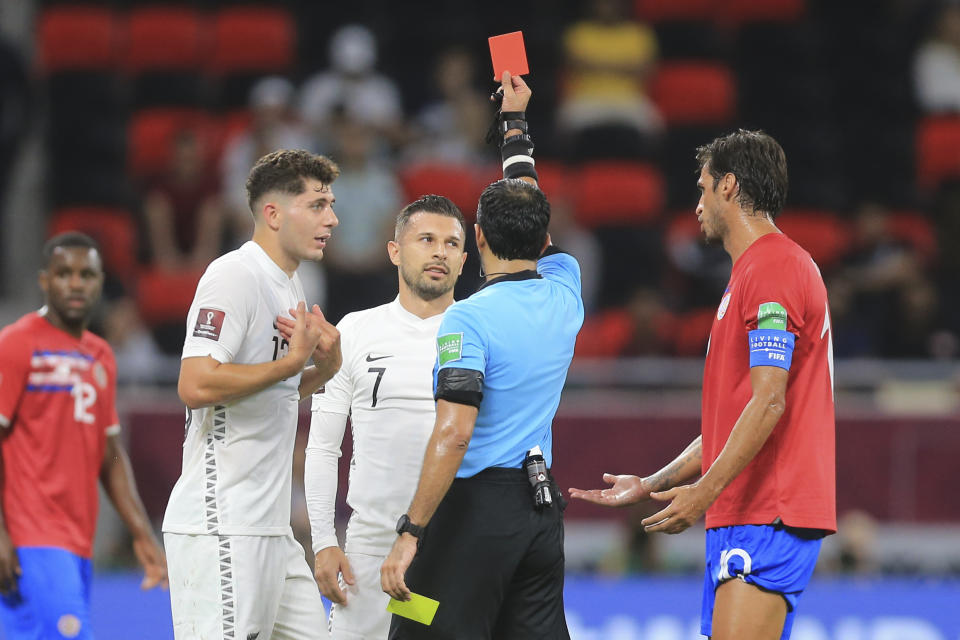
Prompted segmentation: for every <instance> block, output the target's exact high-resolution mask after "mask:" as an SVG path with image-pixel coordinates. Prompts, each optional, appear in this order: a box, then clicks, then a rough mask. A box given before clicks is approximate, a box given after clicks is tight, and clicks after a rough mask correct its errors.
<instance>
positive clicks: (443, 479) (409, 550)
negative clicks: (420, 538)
mask: <svg viewBox="0 0 960 640" xmlns="http://www.w3.org/2000/svg"><path fill="white" fill-rule="evenodd" d="M478 413H479V410H478V409H477V408H476V407H474V406H471V405H466V404H459V403H456V402H450V401H449V400H443V399H440V400H437V419H436V422H435V423H434V427H433V434H432V435H431V436H430V441H429V442H428V443H427V451H426V454H424V457H423V469H422V471H421V472H420V482H419V483H418V484H417V492H416V493H415V494H414V496H413V501H412V502H411V503H410V509H409V510H408V511H407V515H408V516H409V517H410V522H412V523H413V524H415V525H418V526H421V527H425V526H427V523H428V522H430V518H432V517H433V514H434V513H435V512H436V510H437V507H438V506H439V505H440V501H441V500H443V496H445V495H446V494H447V491H448V490H449V489H450V485H451V484H452V483H453V478H454V476H455V475H456V473H457V469H459V468H460V463H461V462H462V461H463V455H464V454H465V453H466V452H467V447H468V446H469V445H470V438H471V437H473V427H474V424H475V423H476V421H477V414H478ZM416 553H417V539H416V538H414V537H413V536H412V535H410V534H409V533H404V534H402V535H400V536H397V541H396V542H395V543H394V545H393V549H391V550H390V555H388V556H387V559H386V560H385V561H384V563H383V567H381V568H380V586H381V587H382V588H383V590H384V591H385V592H386V593H388V594H389V595H390V596H391V597H393V598H396V599H397V600H409V599H410V590H409V589H408V588H407V585H406V584H405V582H404V575H405V574H406V572H407V568H408V567H409V566H410V563H411V562H413V557H414V556H415V555H416Z"/></svg>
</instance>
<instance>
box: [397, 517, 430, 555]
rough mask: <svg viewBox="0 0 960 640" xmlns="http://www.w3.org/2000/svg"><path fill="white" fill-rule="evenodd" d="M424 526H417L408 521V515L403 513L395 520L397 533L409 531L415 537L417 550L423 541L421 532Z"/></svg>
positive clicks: (401, 533)
mask: <svg viewBox="0 0 960 640" xmlns="http://www.w3.org/2000/svg"><path fill="white" fill-rule="evenodd" d="M424 530H425V528H424V527H420V526H417V525H415V524H413V523H412V522H410V516H408V515H407V514H403V515H402V516H400V519H399V520H397V535H398V536H399V535H403V534H404V533H409V534H410V535H412V536H413V537H414V538H416V539H417V550H418V551H419V550H420V545H421V544H422V543H423V532H424Z"/></svg>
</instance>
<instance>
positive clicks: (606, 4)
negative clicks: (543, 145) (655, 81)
mask: <svg viewBox="0 0 960 640" xmlns="http://www.w3.org/2000/svg"><path fill="white" fill-rule="evenodd" d="M589 10H590V14H591V15H590V17H589V18H587V19H585V20H580V21H579V22H576V23H574V24H573V25H571V26H570V27H569V28H568V29H567V31H566V32H565V33H564V36H563V48H564V54H565V57H566V64H567V71H566V74H565V77H564V79H563V82H564V95H563V98H562V102H561V104H560V109H559V113H558V124H559V125H560V127H561V129H563V130H564V131H566V132H569V133H574V134H575V133H576V132H579V131H582V130H584V129H586V128H588V127H594V126H597V125H611V124H615V125H625V126H628V127H631V128H634V129H636V130H638V131H640V132H644V133H654V132H658V131H660V130H661V129H662V127H663V124H662V120H661V118H660V114H659V113H658V112H657V110H656V107H655V106H654V105H653V103H652V102H651V101H650V99H649V98H648V97H647V94H646V91H645V82H646V80H647V78H648V77H649V75H650V72H651V70H652V69H653V65H654V63H655V61H656V56H657V42H656V37H655V35H654V33H653V31H652V30H651V29H650V28H649V27H648V26H647V25H644V24H641V23H639V22H637V21H635V20H633V19H632V18H630V17H629V16H628V14H627V3H626V2H625V0H591V1H590V2H589Z"/></svg>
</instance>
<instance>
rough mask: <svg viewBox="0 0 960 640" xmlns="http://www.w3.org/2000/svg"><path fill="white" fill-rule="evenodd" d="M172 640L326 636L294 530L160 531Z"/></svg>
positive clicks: (318, 602) (319, 602) (317, 593)
mask: <svg viewBox="0 0 960 640" xmlns="http://www.w3.org/2000/svg"><path fill="white" fill-rule="evenodd" d="M163 543H164V546H165V547H166V552H167V571H168V573H169V577H170V608H171V610H172V612H173V635H174V638H176V640H325V639H326V638H329V637H330V636H329V634H328V633H327V625H326V624H324V622H325V620H324V619H325V617H326V615H325V612H324V609H323V601H322V600H321V599H320V590H319V588H318V587H317V583H316V582H315V581H314V579H313V576H312V575H311V573H310V569H309V567H308V566H307V562H306V559H305V558H304V554H303V547H301V546H300V543H298V542H297V541H296V540H295V539H294V538H293V535H292V534H289V535H286V536H216V535H199V536H192V535H180V534H173V533H165V534H163Z"/></svg>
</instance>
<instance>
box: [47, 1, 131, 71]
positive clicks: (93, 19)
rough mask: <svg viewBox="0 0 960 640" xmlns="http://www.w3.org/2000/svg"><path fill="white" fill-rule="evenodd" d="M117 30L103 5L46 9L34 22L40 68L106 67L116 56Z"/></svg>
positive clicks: (55, 69) (111, 16)
mask: <svg viewBox="0 0 960 640" xmlns="http://www.w3.org/2000/svg"><path fill="white" fill-rule="evenodd" d="M117 31H118V29H117V22H116V18H115V17H114V15H113V13H112V12H111V11H110V10H109V9H106V8H103V7H92V6H90V7H87V6H82V5H78V6H62V7H50V8H48V9H45V10H44V11H43V13H42V14H41V16H40V20H39V23H38V25H37V50H38V59H39V61H40V68H41V69H42V70H43V71H44V72H46V73H54V72H58V71H78V70H98V71H105V70H108V69H110V68H111V67H113V65H114V63H115V62H116V59H117Z"/></svg>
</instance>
